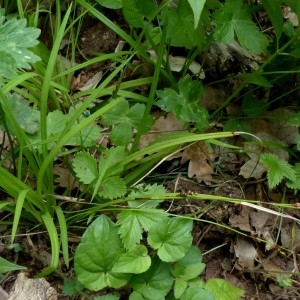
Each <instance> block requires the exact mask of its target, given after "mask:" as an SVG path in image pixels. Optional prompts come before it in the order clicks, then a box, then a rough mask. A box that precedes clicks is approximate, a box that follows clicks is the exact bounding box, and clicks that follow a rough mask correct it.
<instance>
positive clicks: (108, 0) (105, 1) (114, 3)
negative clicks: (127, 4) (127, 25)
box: [96, 0, 123, 9]
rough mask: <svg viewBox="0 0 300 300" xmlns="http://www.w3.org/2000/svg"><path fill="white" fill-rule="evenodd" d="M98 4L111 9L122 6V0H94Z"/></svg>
mask: <svg viewBox="0 0 300 300" xmlns="http://www.w3.org/2000/svg"><path fill="white" fill-rule="evenodd" d="M96 1H97V2H98V3H99V4H100V5H102V6H104V7H107V8H111V9H119V8H122V7H123V5H122V0H96Z"/></svg>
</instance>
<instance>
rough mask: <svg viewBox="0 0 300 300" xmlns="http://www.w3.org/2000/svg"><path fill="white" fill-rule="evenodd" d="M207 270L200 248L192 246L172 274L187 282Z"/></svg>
mask: <svg viewBox="0 0 300 300" xmlns="http://www.w3.org/2000/svg"><path fill="white" fill-rule="evenodd" d="M204 269H205V263H203V262H202V255H201V252H200V250H199V248H198V247H195V246H191V247H190V249H189V251H188V253H187V254H186V255H185V256H184V257H183V258H181V259H180V260H178V261H177V262H176V263H175V265H174V270H172V274H173V275H174V276H175V277H177V278H181V279H184V280H186V281H188V280H191V279H194V278H196V277H198V276H199V275H200V274H201V273H202V272H203V271H204Z"/></svg>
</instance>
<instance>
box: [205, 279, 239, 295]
mask: <svg viewBox="0 0 300 300" xmlns="http://www.w3.org/2000/svg"><path fill="white" fill-rule="evenodd" d="M205 289H206V290H207V291H209V292H210V293H211V294H213V295H214V298H215V300H239V299H240V297H242V296H244V291H243V290H241V289H239V288H238V287H236V286H234V285H233V284H231V283H230V282H228V281H226V280H224V279H220V278H211V279H208V280H207V282H206V284H205ZM214 298H213V299H214Z"/></svg>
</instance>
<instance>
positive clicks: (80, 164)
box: [73, 152, 98, 184]
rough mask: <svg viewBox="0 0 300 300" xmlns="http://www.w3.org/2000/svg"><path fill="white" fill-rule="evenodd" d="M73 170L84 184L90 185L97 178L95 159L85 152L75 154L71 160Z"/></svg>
mask: <svg viewBox="0 0 300 300" xmlns="http://www.w3.org/2000/svg"><path fill="white" fill-rule="evenodd" d="M73 169H74V172H75V173H76V176H77V177H78V178H79V180H80V181H81V182H83V183H84V184H90V183H92V182H93V181H94V180H95V179H96V178H97V177H98V169H97V162H96V159H95V158H94V157H93V156H92V155H91V154H89V153H87V152H78V153H76V155H75V157H74V159H73Z"/></svg>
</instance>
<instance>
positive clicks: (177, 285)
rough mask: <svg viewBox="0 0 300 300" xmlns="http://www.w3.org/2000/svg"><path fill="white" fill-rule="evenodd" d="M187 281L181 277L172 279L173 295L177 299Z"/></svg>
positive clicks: (185, 287)
mask: <svg viewBox="0 0 300 300" xmlns="http://www.w3.org/2000/svg"><path fill="white" fill-rule="evenodd" d="M187 287H188V283H187V281H186V280H184V279H181V278H176V279H175V281H174V296H175V298H176V299H179V298H180V297H181V296H182V294H183V293H184V292H185V291H186V289H187Z"/></svg>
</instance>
